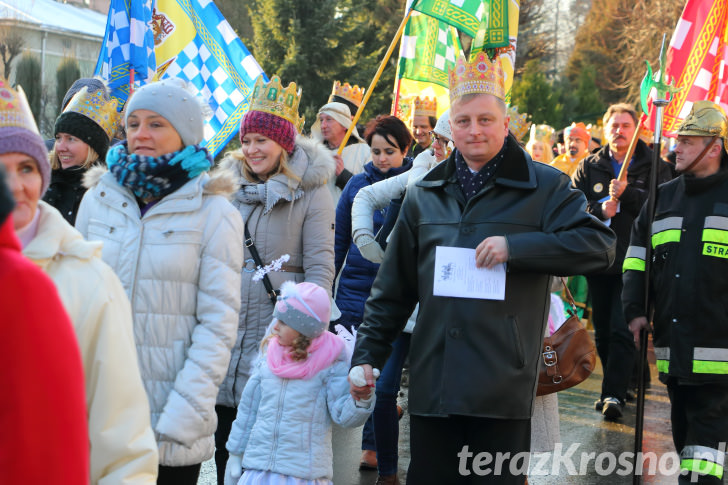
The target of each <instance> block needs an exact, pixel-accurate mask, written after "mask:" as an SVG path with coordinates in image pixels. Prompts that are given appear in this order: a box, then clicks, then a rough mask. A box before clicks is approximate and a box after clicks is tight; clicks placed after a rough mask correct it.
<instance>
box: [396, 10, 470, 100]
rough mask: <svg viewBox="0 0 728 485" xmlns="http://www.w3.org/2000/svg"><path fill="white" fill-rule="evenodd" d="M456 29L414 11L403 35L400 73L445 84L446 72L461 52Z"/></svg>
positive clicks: (451, 67) (414, 78) (453, 64)
mask: <svg viewBox="0 0 728 485" xmlns="http://www.w3.org/2000/svg"><path fill="white" fill-rule="evenodd" d="M460 50H461V49H460V42H459V41H458V37H457V33H456V32H455V31H454V29H452V28H451V27H450V25H448V24H446V23H445V22H442V21H440V20H438V19H436V18H432V17H429V16H427V15H420V14H418V13H417V12H414V13H413V14H412V16H411V17H410V20H409V22H407V26H406V27H405V30H404V35H403V36H402V44H401V47H400V58H399V77H400V78H401V79H410V80H413V81H422V82H428V83H434V84H438V85H440V86H444V87H445V88H447V87H448V81H447V73H448V71H449V70H450V69H453V67H454V66H455V60H456V59H457V57H458V55H459V54H460Z"/></svg>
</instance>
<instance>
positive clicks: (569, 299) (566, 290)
mask: <svg viewBox="0 0 728 485" xmlns="http://www.w3.org/2000/svg"><path fill="white" fill-rule="evenodd" d="M560 278H561V284H562V285H563V286H564V294H565V295H566V301H567V302H569V305H571V311H573V312H574V313H573V315H577V309H576V301H574V297H573V296H571V292H570V291H569V287H568V286H566V278H564V277H563V276H561V277H560Z"/></svg>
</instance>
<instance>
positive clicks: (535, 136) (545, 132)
mask: <svg viewBox="0 0 728 485" xmlns="http://www.w3.org/2000/svg"><path fill="white" fill-rule="evenodd" d="M553 135H554V129H553V128H552V127H550V126H549V125H531V134H530V135H529V138H528V141H529V142H530V141H531V140H537V141H540V142H543V143H545V144H546V145H547V146H553V142H552V141H551V137H552V136H553Z"/></svg>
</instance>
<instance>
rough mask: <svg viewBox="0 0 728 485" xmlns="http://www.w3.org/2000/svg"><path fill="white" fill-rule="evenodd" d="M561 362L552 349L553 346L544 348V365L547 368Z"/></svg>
mask: <svg viewBox="0 0 728 485" xmlns="http://www.w3.org/2000/svg"><path fill="white" fill-rule="evenodd" d="M558 362H559V357H558V355H557V354H556V351H555V350H553V349H552V348H551V346H548V345H547V346H546V347H545V348H544V352H543V363H544V364H545V365H546V367H553V366H555V365H556V364H557V363H558Z"/></svg>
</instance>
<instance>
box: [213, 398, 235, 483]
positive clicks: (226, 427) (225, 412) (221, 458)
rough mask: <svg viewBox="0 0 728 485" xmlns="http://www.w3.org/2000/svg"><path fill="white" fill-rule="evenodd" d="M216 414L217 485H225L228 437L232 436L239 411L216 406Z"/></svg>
mask: <svg viewBox="0 0 728 485" xmlns="http://www.w3.org/2000/svg"><path fill="white" fill-rule="evenodd" d="M215 412H216V413H217V430H215V466H216V467H217V485H224V483H225V466H226V465H227V461H228V456H229V455H230V453H228V450H227V448H225V443H227V440H228V436H230V429H231V428H232V427H233V421H235V416H236V415H237V414H238V410H237V409H235V408H229V407H227V406H215Z"/></svg>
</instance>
